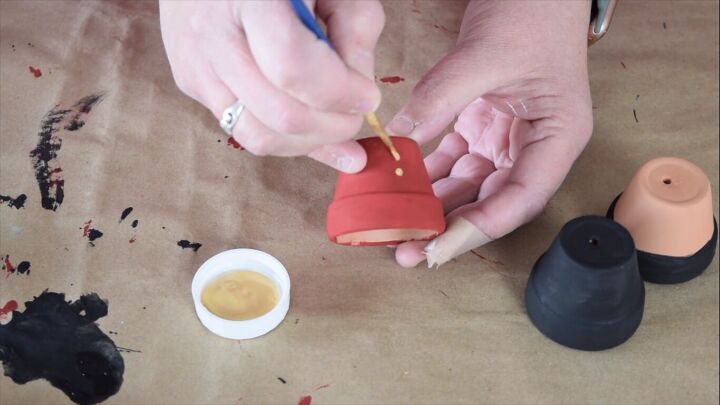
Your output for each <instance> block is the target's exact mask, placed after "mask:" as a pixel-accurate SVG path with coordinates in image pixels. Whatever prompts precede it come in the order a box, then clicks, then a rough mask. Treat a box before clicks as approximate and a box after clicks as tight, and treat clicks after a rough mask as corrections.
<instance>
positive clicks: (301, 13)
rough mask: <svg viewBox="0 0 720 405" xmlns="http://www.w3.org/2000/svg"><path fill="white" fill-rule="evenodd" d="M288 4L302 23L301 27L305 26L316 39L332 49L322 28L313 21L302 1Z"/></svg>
mask: <svg viewBox="0 0 720 405" xmlns="http://www.w3.org/2000/svg"><path fill="white" fill-rule="evenodd" d="M290 4H291V5H292V8H293V10H295V14H297V16H298V18H300V21H302V23H303V25H305V26H306V27H307V28H308V29H309V30H310V31H312V32H313V33H314V34H315V35H316V36H317V37H318V39H320V40H322V41H323V42H325V43H326V44H328V45H330V47H331V48H332V44H330V39H329V38H328V37H327V35H325V33H324V32H323V30H322V27H321V26H320V24H319V23H318V22H317V21H316V20H315V17H313V15H312V13H311V12H310V10H309V9H308V8H307V6H305V3H304V2H303V0H290Z"/></svg>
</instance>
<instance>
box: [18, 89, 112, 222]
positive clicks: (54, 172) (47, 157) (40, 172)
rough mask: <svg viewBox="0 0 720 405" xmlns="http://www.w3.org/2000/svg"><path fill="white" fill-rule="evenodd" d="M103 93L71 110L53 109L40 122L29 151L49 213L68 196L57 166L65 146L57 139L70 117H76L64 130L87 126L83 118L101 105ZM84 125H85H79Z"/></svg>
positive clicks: (83, 101)
mask: <svg viewBox="0 0 720 405" xmlns="http://www.w3.org/2000/svg"><path fill="white" fill-rule="evenodd" d="M102 98H103V94H93V95H90V96H87V97H84V98H82V99H80V100H79V101H78V102H77V103H75V104H74V105H73V106H72V107H71V108H60V107H59V106H56V107H54V108H53V109H51V110H50V111H48V112H47V114H45V116H44V117H43V119H42V121H40V132H38V137H39V138H40V139H39V140H38V143H37V146H36V147H35V149H33V150H32V151H30V157H31V158H32V164H33V168H34V169H35V179H37V182H38V186H39V187H40V195H41V197H42V199H41V204H42V207H43V208H45V209H47V210H53V211H55V210H57V208H58V207H59V206H60V205H61V204H62V202H63V199H64V197H65V193H64V187H65V180H64V179H63V178H62V175H61V174H60V173H61V172H62V169H61V168H60V167H59V166H57V165H56V164H55V159H56V158H57V154H58V152H59V151H60V147H61V146H62V138H60V137H59V136H58V134H57V133H58V131H60V125H61V124H62V122H63V121H65V119H66V118H67V116H68V115H70V114H73V115H72V117H71V121H70V123H69V124H67V125H65V127H64V128H65V129H66V130H69V131H75V130H77V129H79V128H80V127H82V125H84V124H85V122H84V121H81V120H80V118H81V117H82V116H83V115H84V114H87V113H89V112H90V110H91V109H92V106H93V105H95V104H97V103H98V102H100V101H101V100H102ZM80 122H82V124H80ZM52 166H57V167H52Z"/></svg>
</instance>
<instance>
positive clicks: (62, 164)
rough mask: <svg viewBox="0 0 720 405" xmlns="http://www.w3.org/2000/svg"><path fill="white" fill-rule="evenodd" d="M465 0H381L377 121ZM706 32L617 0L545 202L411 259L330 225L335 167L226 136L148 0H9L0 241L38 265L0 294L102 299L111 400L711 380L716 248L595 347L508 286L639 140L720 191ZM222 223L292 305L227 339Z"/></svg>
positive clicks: (694, 9)
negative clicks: (337, 235)
mask: <svg viewBox="0 0 720 405" xmlns="http://www.w3.org/2000/svg"><path fill="white" fill-rule="evenodd" d="M463 6H464V4H463V3H462V2H451V1H437V2H428V1H418V2H410V1H407V2H405V1H388V2H386V3H385V9H386V13H387V22H388V23H387V24H386V27H385V31H384V34H383V36H382V38H381V41H380V45H379V49H378V51H377V59H378V63H377V76H378V84H379V86H380V88H381V90H382V93H383V104H382V107H381V109H380V111H379V112H378V115H379V117H380V119H381V121H382V122H387V121H388V120H389V119H390V118H391V117H392V115H393V114H394V112H396V111H397V110H398V109H399V108H400V106H401V105H402V103H403V102H404V100H405V99H406V98H407V96H408V95H409V94H410V91H411V90H412V87H413V85H414V84H415V83H417V81H418V80H419V79H420V78H421V77H422V74H423V73H424V72H426V71H427V70H428V69H429V68H430V67H431V66H432V65H433V64H434V63H435V61H437V60H438V59H439V58H440V57H441V56H442V55H444V54H445V53H446V52H447V51H448V50H450V49H451V48H452V46H453V44H454V41H455V39H456V35H457V30H458V27H459V24H460V21H461V18H462V11H463ZM414 10H417V11H414ZM717 50H718V7H717V3H715V2H692V1H682V2H669V1H668V2H654V3H652V4H651V5H649V4H647V3H644V2H622V3H621V4H620V6H619V7H618V10H617V13H616V16H615V18H614V20H613V24H612V27H611V29H610V32H609V33H608V35H607V36H606V37H605V38H604V39H603V40H601V41H600V42H599V43H598V44H597V45H595V46H593V47H592V49H591V50H590V52H589V53H590V63H589V65H590V78H591V88H592V94H593V104H594V115H595V129H594V136H593V138H592V140H591V141H590V144H589V145H588V147H587V149H586V150H585V152H584V153H583V154H582V156H581V157H580V158H579V160H578V162H577V163H576V165H575V167H574V168H573V170H572V172H571V173H570V175H569V176H568V178H567V180H566V182H565V184H564V185H563V187H562V188H561V189H560V190H559V192H558V193H557V195H556V196H555V197H554V198H553V199H552V201H551V202H550V204H549V205H548V207H547V209H546V210H545V212H544V213H543V214H542V216H540V217H539V218H538V219H537V220H535V221H534V222H533V223H531V224H530V225H527V226H525V227H523V228H521V229H520V230H518V231H517V232H514V233H513V234H511V235H510V236H508V237H506V238H503V239H502V240H500V241H497V242H494V243H491V244H490V245H488V246H486V247H483V248H482V249H479V250H476V251H475V254H472V253H468V254H466V255H464V256H462V257H460V258H458V259H457V260H455V261H452V262H450V263H449V264H447V265H445V266H443V267H441V268H440V269H439V270H435V271H429V270H428V269H427V268H426V267H425V266H424V265H422V266H419V267H418V268H417V269H411V270H408V269H402V268H400V267H399V266H398V265H397V264H396V263H395V261H394V258H393V251H392V250H390V249H387V248H351V247H343V246H337V245H334V244H332V243H330V242H328V241H327V239H326V235H325V212H326V207H327V205H328V204H329V203H330V201H331V198H332V194H333V186H334V182H335V179H336V173H335V172H333V171H332V170H331V169H329V168H327V167H325V166H323V165H321V164H319V163H317V162H315V161H313V160H310V159H307V158H294V159H288V158H257V157H254V156H251V155H250V154H248V153H247V152H243V151H241V150H238V149H235V148H233V147H232V146H231V145H228V144H227V143H226V137H225V135H224V133H223V132H222V131H221V129H220V127H219V125H218V124H217V121H216V120H215V118H214V117H213V116H212V115H211V114H210V113H209V112H208V111H206V110H205V109H204V108H203V107H202V106H200V105H199V104H197V103H195V102H194V101H193V100H191V99H189V98H187V97H185V96H184V95H182V94H181V93H180V91H179V90H178V89H177V88H176V86H175V84H174V83H173V79H172V77H171V74H170V68H169V65H168V62H167V60H166V56H165V51H164V49H163V46H162V42H161V38H160V29H159V24H158V15H157V5H156V4H154V3H152V2H87V1H84V2H67V3H65V2H61V1H47V2H14V1H3V2H1V3H0V86H1V91H0V194H1V195H5V196H10V197H12V198H16V197H17V196H19V195H20V194H25V195H26V196H27V199H26V200H25V201H24V203H23V205H24V207H23V208H19V209H17V208H15V207H11V206H10V205H9V204H8V203H4V204H2V205H0V221H1V224H0V254H1V255H2V257H3V259H4V258H6V257H7V259H8V261H9V262H10V263H11V264H12V265H13V266H15V267H17V266H18V264H19V263H21V262H24V261H27V262H29V264H30V268H29V274H27V272H25V273H23V274H18V272H17V271H16V272H15V273H13V274H9V275H7V277H6V275H4V274H3V275H0V308H2V307H3V305H5V303H6V302H8V301H10V300H15V301H17V303H18V304H19V308H18V310H19V311H23V310H24V309H25V305H24V303H25V301H28V300H31V299H32V298H33V296H36V295H39V294H40V293H41V292H42V291H43V290H45V289H49V290H50V291H56V292H62V293H65V294H66V298H67V299H69V300H75V299H77V298H78V297H79V296H80V295H81V294H83V293H90V292H95V293H97V294H98V295H99V296H100V297H102V298H104V299H107V300H108V302H109V314H108V315H107V316H105V317H103V318H101V319H99V320H98V323H99V325H100V329H101V330H102V331H103V332H105V333H106V334H108V333H109V332H110V331H112V332H113V333H111V334H109V335H108V336H109V337H110V338H111V339H112V340H113V341H114V342H115V343H116V344H117V345H118V346H121V347H124V348H127V349H132V350H134V351H132V352H123V353H122V356H123V359H124V363H125V374H124V383H123V385H122V387H121V389H120V391H119V392H118V393H117V394H116V395H115V396H112V397H111V398H109V399H108V401H107V402H108V403H117V404H140V403H225V404H255V403H288V404H290V403H293V404H295V403H298V401H299V400H300V399H301V398H302V397H304V396H307V395H310V396H312V403H313V404H322V403H386V404H387V403H427V404H430V403H528V402H540V403H548V404H549V403H552V404H558V403H567V404H577V403H618V402H623V403H717V402H718V383H717V382H718V380H717V379H718V261H717V257H716V259H715V261H714V262H713V264H712V265H711V268H710V269H709V270H708V271H707V272H706V273H704V274H703V275H702V276H700V277H698V278H697V279H695V280H693V281H690V282H688V283H685V284H682V285H677V286H660V285H652V284H648V285H647V286H646V288H647V299H646V308H645V315H644V319H643V322H642V324H641V325H640V328H639V329H638V331H637V333H636V334H635V336H633V337H632V338H631V339H630V340H629V341H628V342H627V343H625V344H624V345H622V346H620V347H617V348H615V349H612V350H609V351H606V352H601V353H585V352H580V351H574V350H570V349H566V348H564V347H561V346H559V345H557V344H555V343H553V342H551V341H550V340H548V339H546V338H545V337H543V336H542V335H541V334H540V333H539V332H538V331H537V330H536V329H535V328H534V327H533V326H532V324H531V323H530V321H529V320H528V318H527V316H526V314H525V307H524V304H523V294H524V288H525V284H526V281H527V277H528V274H529V272H530V269H531V268H532V265H533V263H534V261H535V260H536V259H537V257H538V256H539V255H540V254H541V253H542V252H543V251H544V250H545V249H546V248H547V246H548V245H549V244H550V243H551V241H552V238H553V237H554V236H555V235H556V234H557V232H558V230H559V229H560V227H561V226H562V225H563V224H564V223H565V222H567V221H568V220H570V219H572V218H574V217H577V216H580V215H584V214H604V212H605V210H606V208H607V206H608V205H609V204H610V202H611V201H612V200H613V198H614V197H615V196H616V195H617V194H618V193H619V192H621V191H622V189H623V187H624V186H625V184H626V183H627V182H628V181H629V179H630V177H631V176H632V174H633V172H634V171H635V170H636V169H637V168H638V167H639V166H640V165H641V164H642V163H644V162H646V161H647V160H649V159H652V158H654V157H657V156H662V155H674V156H679V157H683V158H686V159H689V160H691V161H693V162H695V163H696V164H697V165H699V166H700V167H701V168H702V169H703V170H705V172H706V173H708V176H709V177H710V179H711V181H712V187H713V199H714V207H715V210H716V212H717V207H718V200H719V199H718V190H719V189H720V185H719V184H718V52H717ZM38 69H39V70H38ZM381 78H387V79H386V80H380V79H381ZM93 96H101V97H102V99H98V100H95V99H94V98H93ZM88 97H90V98H88ZM64 109H70V110H71V112H69V113H68V114H78V116H77V120H74V119H73V117H72V116H68V117H66V119H67V120H69V121H68V122H69V123H71V124H72V125H69V126H68V127H67V128H63V129H60V130H58V131H57V132H56V133H54V134H53V135H57V136H58V137H60V138H61V139H62V145H61V148H60V149H59V150H57V157H56V158H55V159H54V161H53V166H52V170H49V171H48V173H46V174H47V175H48V177H47V178H45V180H43V181H44V182H45V183H44V186H43V187H45V188H46V189H47V191H48V193H47V194H46V195H45V198H44V199H43V196H42V195H41V191H40V190H41V185H40V184H39V182H38V179H37V178H36V169H35V167H34V166H33V158H31V156H30V153H31V151H33V150H35V149H36V148H37V147H38V145H39V142H41V138H42V137H43V136H48V137H49V136H50V135H51V134H48V133H45V132H44V129H43V128H42V127H41V125H42V123H43V122H45V123H47V121H46V120H47V119H48V115H47V114H48V113H49V112H50V111H55V113H58V111H61V110H64ZM635 117H637V120H636V118H635ZM81 122H82V123H81ZM365 130H366V134H369V133H370V131H369V129H367V128H366V129H365ZM48 139H49V138H48ZM48 142H49V141H48ZM50 146H51V145H50V144H46V145H45V146H44V147H50ZM431 146H432V145H430V146H429V147H431ZM429 150H430V149H426V152H427V151H429ZM58 167H59V168H61V170H62V172H52V171H53V170H54V169H55V168H58ZM51 172H52V173H51ZM60 175H61V176H60ZM41 177H42V176H41ZM60 177H61V178H62V179H63V181H64V183H62V188H63V195H62V203H60V204H58V199H59V196H58V195H57V194H56V193H55V194H54V192H57V188H58V186H59V184H58V179H59V178H60ZM41 180H42V179H41ZM43 205H45V206H47V207H48V208H50V209H48V208H44V207H43ZM129 207H133V210H132V212H130V213H129V214H128V215H127V217H126V218H125V219H124V220H123V221H122V222H119V221H120V216H121V214H122V212H123V210H125V209H127V208H129ZM52 208H55V209H54V210H53V209H52ZM88 221H92V222H88ZM135 221H137V222H135ZM133 225H134V226H133ZM93 231H94V232H93ZM98 232H102V236H99V235H98ZM91 237H92V238H93V239H94V240H93V241H92V244H93V245H94V246H93V245H91V244H90V238H91ZM182 241H184V242H182ZM178 242H181V245H183V246H185V248H182V247H181V246H179V245H178ZM198 244H200V245H201V246H199V247H198ZM238 247H248V248H254V249H260V250H263V251H266V252H268V253H270V254H272V255H274V256H275V257H277V258H278V259H279V260H281V261H282V262H283V264H284V265H285V266H286V267H287V269H288V271H289V273H290V277H291V279H292V302H291V307H290V311H289V313H288V315H287V318H286V319H285V321H284V322H283V323H282V324H281V325H280V326H279V327H278V328H277V329H276V330H274V331H273V332H271V333H270V334H268V335H266V336H264V337H262V338H258V339H255V340H250V341H242V342H237V341H231V340H225V339H221V338H218V337H216V336H214V335H213V334H211V333H210V332H209V331H207V330H206V329H204V328H203V326H202V325H201V324H200V322H199V321H198V319H197V317H196V316H195V311H194V308H193V302H192V298H191V295H190V283H191V279H192V277H193V274H194V272H195V270H196V269H197V268H198V267H199V266H200V264H201V263H202V262H203V261H205V260H206V259H207V258H209V257H211V256H212V255H214V254H216V253H218V252H220V251H223V250H227V249H231V248H238ZM194 248H197V251H195V250H194ZM306 401H307V400H306ZM66 402H69V400H68V398H67V397H66V396H65V395H64V394H63V393H62V392H61V391H60V390H58V389H56V388H54V387H52V386H50V384H48V383H47V382H46V381H44V380H37V381H33V382H30V383H27V384H25V385H17V384H15V383H13V382H12V381H11V380H10V379H9V378H8V377H2V378H0V403H3V404H13V403H29V404H32V403H37V404H39V403H66Z"/></svg>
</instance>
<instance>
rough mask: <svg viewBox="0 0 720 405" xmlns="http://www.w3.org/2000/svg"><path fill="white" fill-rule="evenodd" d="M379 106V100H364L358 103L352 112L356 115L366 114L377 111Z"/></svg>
mask: <svg viewBox="0 0 720 405" xmlns="http://www.w3.org/2000/svg"><path fill="white" fill-rule="evenodd" d="M379 105H380V101H378V100H371V99H364V100H360V101H359V102H357V103H356V104H355V106H354V107H353V109H352V111H351V112H352V113H354V114H366V113H369V112H371V111H375V110H377V108H378V106H379Z"/></svg>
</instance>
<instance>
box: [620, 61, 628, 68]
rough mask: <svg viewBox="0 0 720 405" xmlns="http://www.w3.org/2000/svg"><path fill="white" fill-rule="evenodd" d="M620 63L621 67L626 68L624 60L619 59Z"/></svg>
mask: <svg viewBox="0 0 720 405" xmlns="http://www.w3.org/2000/svg"><path fill="white" fill-rule="evenodd" d="M620 64H621V65H622V67H623V69H627V66H625V62H623V61H620Z"/></svg>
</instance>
